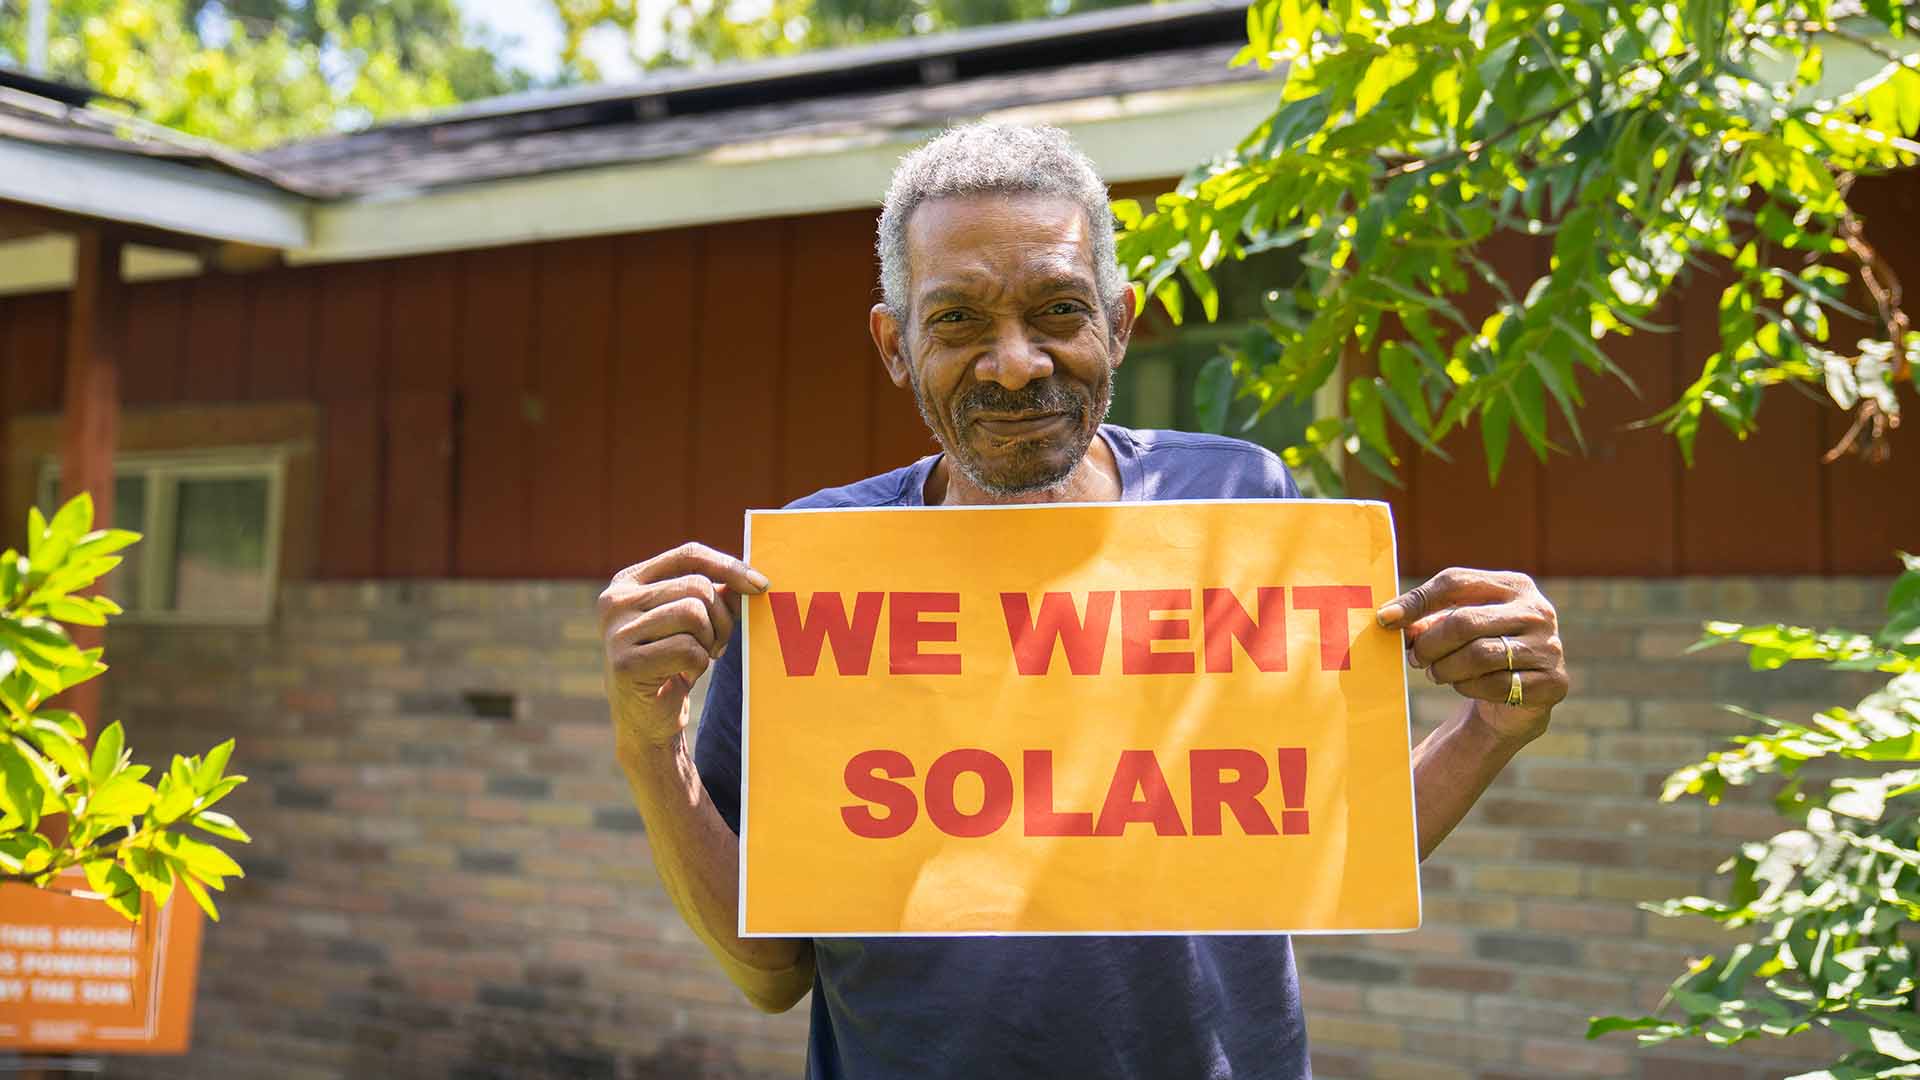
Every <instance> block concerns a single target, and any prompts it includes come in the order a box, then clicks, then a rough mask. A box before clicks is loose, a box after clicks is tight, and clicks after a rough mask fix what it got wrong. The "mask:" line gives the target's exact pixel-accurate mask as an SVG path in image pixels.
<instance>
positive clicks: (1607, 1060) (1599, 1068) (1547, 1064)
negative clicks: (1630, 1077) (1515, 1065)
mask: <svg viewBox="0 0 1920 1080" xmlns="http://www.w3.org/2000/svg"><path fill="white" fill-rule="evenodd" d="M1520 1060H1521V1061H1522V1062H1523V1063H1525V1064H1527V1065H1531V1066H1533V1067H1534V1068H1537V1069H1540V1070H1542V1071H1544V1072H1546V1073H1548V1074H1551V1075H1558V1076H1619V1075H1621V1074H1622V1073H1625V1072H1626V1071H1627V1070H1628V1069H1629V1068H1630V1067H1631V1064H1630V1061H1629V1058H1628V1056H1627V1053H1626V1051H1624V1050H1619V1049H1615V1048H1613V1047H1610V1046H1602V1045H1600V1044H1599V1043H1589V1042H1575V1041H1573V1040H1570V1039H1553V1040H1547V1039H1528V1040H1526V1041H1525V1042H1523V1043H1521V1044H1520Z"/></svg>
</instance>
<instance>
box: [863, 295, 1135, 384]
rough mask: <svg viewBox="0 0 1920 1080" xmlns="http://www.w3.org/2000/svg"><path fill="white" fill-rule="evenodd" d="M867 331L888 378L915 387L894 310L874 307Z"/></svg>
mask: <svg viewBox="0 0 1920 1080" xmlns="http://www.w3.org/2000/svg"><path fill="white" fill-rule="evenodd" d="M1129 321H1131V320H1129ZM867 330H868V331H869V332H871V333H872V334H873V347H874V348H876V349H878V350H880V363H881V364H882V365H884V366H885V367H886V369H887V378H889V379H892V380H893V385H895V386H898V387H901V388H902V389H904V388H906V387H908V386H911V385H913V378H912V374H911V373H910V372H909V371H908V370H907V363H908V361H907V350H906V349H905V348H904V345H905V342H904V341H903V340H902V339H901V335H902V334H903V333H905V329H904V328H903V327H902V326H901V325H900V320H898V319H896V318H894V317H893V310H892V309H891V308H889V307H887V305H885V304H875V305H873V310H872V311H869V312H867Z"/></svg>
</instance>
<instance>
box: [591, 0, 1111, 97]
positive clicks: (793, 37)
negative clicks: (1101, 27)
mask: <svg viewBox="0 0 1920 1080" xmlns="http://www.w3.org/2000/svg"><path fill="white" fill-rule="evenodd" d="M1138 2H1139V0H757V2H754V3H724V2H717V0H676V2H675V3H672V4H669V5H667V6H666V7H665V8H664V9H660V14H659V18H660V22H659V24H658V25H657V26H652V27H647V28H646V29H647V30H648V31H650V32H649V33H648V34H646V35H645V37H646V38H647V39H648V41H649V43H651V42H652V41H653V40H654V38H655V32H657V36H658V39H659V40H660V42H661V44H660V45H659V47H658V49H657V51H653V52H650V53H647V54H642V53H640V52H639V51H638V50H639V47H640V36H638V35H636V31H637V30H640V29H641V26H640V18H641V8H640V6H639V5H638V4H636V3H635V2H634V0H565V2H561V0H556V2H555V10H557V11H558V12H559V14H560V19H561V22H562V23H563V24H564V25H565V27H566V36H567V47H566V53H565V56H566V60H567V62H568V64H569V65H570V66H573V67H575V68H577V69H579V70H581V71H582V72H583V73H584V74H585V75H586V76H587V77H588V78H593V77H595V76H596V73H595V72H594V71H593V69H592V63H591V61H589V60H587V59H586V57H584V56H583V55H582V53H581V43H582V41H583V40H584V39H585V38H586V36H587V35H588V34H589V33H591V32H593V31H594V30H596V29H598V28H601V27H612V28H614V29H616V30H618V31H619V32H620V33H622V34H623V35H625V36H626V37H627V38H628V39H629V41H630V42H632V48H633V49H634V52H633V59H634V61H635V63H638V64H642V65H644V66H646V67H652V68H660V67H685V66H703V65H707V64H712V63H716V62H721V61H729V60H756V59H762V58H765V57H771V56H785V55H789V54H792V53H798V52H805V51H808V50H811V49H821V48H829V47H833V46H839V45H857V44H861V43H863V42H870V41H881V40H884V39H887V38H895V37H911V36H913V35H916V34H930V33H937V32H939V31H942V30H953V29H957V28H960V27H966V26H984V25H988V24H991V23H1002V22H1018V21H1022V20H1026V19H1039V18H1045V17H1048V16H1055V15H1065V14H1068V13H1070V12H1078V11H1092V10H1096V9H1100V8H1109V7H1122V6H1125V5H1127V4H1132V3H1138ZM652 10H653V9H648V11H649V13H651V12H652Z"/></svg>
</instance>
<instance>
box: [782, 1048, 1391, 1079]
mask: <svg viewBox="0 0 1920 1080" xmlns="http://www.w3.org/2000/svg"><path fill="white" fill-rule="evenodd" d="M1309 1053H1311V1054H1312V1057H1313V1075H1314V1080H1365V1077H1366V1075H1367V1066H1366V1058H1365V1057H1364V1056H1363V1055H1359V1054H1341V1053H1336V1052H1334V1051H1332V1050H1327V1049H1324V1048H1322V1047H1320V1046H1318V1045H1315V1046H1313V1047H1311V1049H1310V1050H1309ZM789 1075H791V1074H789Z"/></svg>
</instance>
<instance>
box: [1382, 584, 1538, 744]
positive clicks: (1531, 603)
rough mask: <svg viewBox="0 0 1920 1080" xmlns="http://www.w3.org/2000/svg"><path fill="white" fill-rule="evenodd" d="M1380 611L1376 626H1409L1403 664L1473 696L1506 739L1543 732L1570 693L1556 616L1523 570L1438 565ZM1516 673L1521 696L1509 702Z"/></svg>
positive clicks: (1521, 738)
mask: <svg viewBox="0 0 1920 1080" xmlns="http://www.w3.org/2000/svg"><path fill="white" fill-rule="evenodd" d="M1377 616H1378V618H1379V620H1380V625H1381V626H1384V627H1386V628H1387V629H1389V630H1394V629H1399V630H1404V631H1406V635H1407V662H1408V663H1410V664H1412V665H1413V666H1414V667H1416V668H1421V669H1424V670H1425V671H1426V673H1427V677H1428V678H1430V679H1432V680H1433V681H1434V682H1436V683H1444V684H1446V685H1448V686H1451V687H1453V688H1454V690H1456V691H1458V692H1459V693H1460V694H1461V695H1462V696H1465V697H1468V698H1472V699H1474V702H1475V705H1474V711H1475V712H1476V713H1477V714H1478V715H1479V717H1480V718H1481V719H1482V720H1483V721H1484V722H1485V723H1486V724H1487V726H1488V727H1489V728H1491V729H1492V731H1493V732H1494V734H1496V735H1498V736H1500V737H1502V738H1504V739H1510V740H1515V741H1521V742H1524V741H1526V740H1529V739H1532V738H1533V737H1534V736H1537V735H1539V734H1540V733H1541V732H1544V731H1545V730H1546V729H1547V716H1548V714H1549V713H1550V712H1551V711H1552V710H1553V707H1554V706H1555V705H1558V704H1559V703H1560V702H1561V701H1562V700H1563V699H1564V698H1565V697H1566V696H1567V666H1566V658H1565V656H1564V655H1563V654H1562V653H1561V649H1560V619H1559V615H1558V614H1557V613H1556V612H1555V611H1554V610H1553V605H1552V604H1550V603H1548V602H1547V598H1546V597H1545V596H1542V595H1541V594H1540V590H1539V589H1538V588H1537V587H1535V585H1534V583H1533V579H1532V578H1530V577H1528V576H1526V575H1525V574H1513V573H1506V572H1503V571H1496V570H1463V569H1460V568H1459V567H1454V568H1451V569H1447V570H1442V571H1441V572H1440V573H1438V574H1435V575H1434V576H1433V577H1432V578H1431V579H1430V580H1428V581H1427V582H1426V583H1425V584H1423V585H1418V586H1415V587H1414V588H1413V589H1412V590H1411V591H1409V592H1405V593H1402V594H1401V595H1399V596H1397V597H1395V598H1393V599H1392V600H1389V601H1388V602H1387V603H1385V604H1383V605H1381V607H1380V610H1379V612H1378V613H1377ZM1509 643H1510V644H1511V645H1512V669H1511V671H1509V669H1508V645H1509ZM1516 672H1517V673H1518V674H1519V676H1520V691H1519V698H1520V702H1521V703H1520V704H1519V705H1510V704H1508V702H1509V701H1510V700H1511V697H1510V695H1511V694H1512V693H1513V673H1516Z"/></svg>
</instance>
